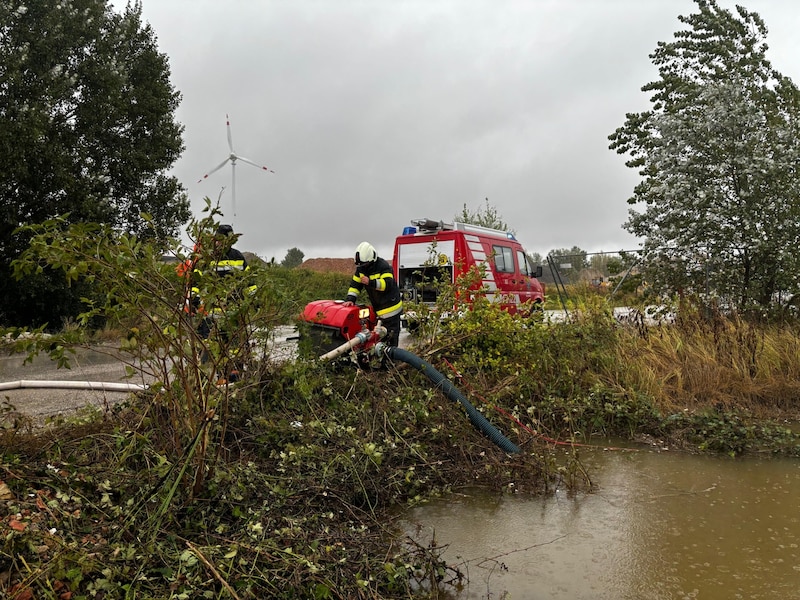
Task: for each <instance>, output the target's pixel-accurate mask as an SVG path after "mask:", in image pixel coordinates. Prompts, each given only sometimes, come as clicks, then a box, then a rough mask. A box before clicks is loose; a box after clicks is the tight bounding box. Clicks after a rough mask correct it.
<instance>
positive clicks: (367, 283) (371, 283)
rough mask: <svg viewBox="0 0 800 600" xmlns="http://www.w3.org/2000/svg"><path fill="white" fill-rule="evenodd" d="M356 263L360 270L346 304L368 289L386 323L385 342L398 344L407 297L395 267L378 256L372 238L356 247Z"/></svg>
mask: <svg viewBox="0 0 800 600" xmlns="http://www.w3.org/2000/svg"><path fill="white" fill-rule="evenodd" d="M355 266H356V271H355V273H354V274H353V279H352V281H351V282H350V289H348V290H347V297H346V298H345V305H351V304H353V303H354V302H355V300H356V298H358V294H359V293H360V292H361V290H363V289H366V290H367V296H369V301H370V302H371V303H372V308H374V309H375V314H376V315H377V317H378V319H379V320H380V321H381V323H382V325H383V326H384V327H386V330H387V334H386V339H385V342H386V343H387V344H389V345H390V346H397V345H398V343H399V341H400V317H401V316H402V314H403V300H402V298H401V296H400V287H399V286H398V285H397V282H396V281H395V279H394V273H392V267H391V266H390V265H389V263H388V262H386V261H385V260H384V259H382V258H381V257H379V256H378V253H377V252H376V251H375V248H374V247H373V246H372V244H370V243H369V242H361V243H360V244H359V245H358V247H357V248H356V255H355Z"/></svg>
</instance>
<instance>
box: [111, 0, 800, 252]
mask: <svg viewBox="0 0 800 600" xmlns="http://www.w3.org/2000/svg"><path fill="white" fill-rule="evenodd" d="M113 4H114V5H115V6H117V7H122V6H124V5H125V0H113ZM734 4H735V3H734V2H732V1H727V0H720V5H721V6H723V7H725V8H728V9H730V10H735V7H734ZM740 4H743V5H744V6H745V7H747V8H748V9H749V10H751V11H755V12H757V13H758V14H759V15H761V17H762V18H763V19H764V20H765V22H766V24H767V26H768V27H769V36H768V38H767V41H768V43H769V46H770V51H769V53H768V55H767V58H768V59H769V60H771V62H772V63H773V66H774V67H775V68H777V69H778V70H779V71H781V72H782V73H783V74H784V75H787V76H789V77H791V78H792V79H793V80H795V81H796V82H800V37H798V36H797V32H798V31H800V8H797V4H796V2H794V1H792V0H740ZM142 5H143V18H144V20H145V21H147V22H149V23H150V24H151V25H152V27H153V29H154V30H155V32H156V34H157V37H158V46H159V49H160V50H161V51H162V52H164V53H165V54H167V55H168V56H169V59H170V65H171V70H172V82H173V85H174V86H175V87H176V88H177V89H178V90H179V91H180V92H181V94H182V95H183V100H182V103H181V105H180V108H179V109H178V111H177V119H178V120H179V121H180V122H181V123H183V124H184V125H185V128H186V129H185V133H184V140H185V144H186V150H185V151H184V153H183V156H182V157H181V159H180V160H179V161H178V162H177V163H176V165H175V167H174V170H173V174H174V175H175V176H177V177H178V179H179V180H180V181H181V182H182V183H183V185H184V186H185V187H186V189H187V190H188V192H189V198H190V200H191V204H192V209H193V212H194V214H195V215H197V216H200V215H201V210H202V207H203V206H204V204H203V199H204V198H205V197H206V196H208V197H210V198H211V199H212V200H213V201H216V200H217V198H218V197H219V196H220V193H221V191H222V189H223V188H225V189H224V192H222V197H221V208H222V210H223V211H224V212H225V217H224V221H227V222H231V223H232V224H233V225H234V228H235V229H236V230H237V232H239V233H242V234H243V235H242V238H241V239H240V242H239V244H238V247H239V248H240V249H241V250H245V251H251V252H255V253H256V254H258V255H259V256H262V257H264V258H266V259H269V258H272V257H275V258H276V260H278V261H280V260H282V259H283V258H284V257H285V255H286V252H287V250H288V249H289V248H292V247H297V248H299V249H300V250H302V251H303V253H304V254H305V257H306V258H315V257H349V256H351V255H352V253H353V251H354V249H355V247H356V245H357V244H358V243H359V242H361V241H362V240H367V241H370V242H372V243H373V244H374V245H375V247H376V248H377V249H378V253H379V254H380V255H381V256H384V257H386V258H389V259H391V255H392V249H393V243H394V238H395V236H396V235H398V234H399V233H400V232H401V231H402V229H403V227H404V226H406V225H409V224H410V220H411V219H416V218H432V219H441V220H445V221H450V220H453V217H454V215H456V214H457V213H460V212H461V210H462V208H463V206H464V204H466V205H467V208H468V209H469V210H471V211H475V210H479V209H481V208H482V207H483V205H484V198H488V199H489V202H490V204H492V205H493V206H495V207H496V208H497V209H498V211H499V213H500V215H501V216H502V217H503V219H504V220H505V221H506V222H507V223H508V224H509V225H510V226H511V228H512V229H514V230H515V231H516V233H517V237H518V239H519V240H520V241H521V242H522V243H523V245H524V246H525V247H526V248H527V249H528V251H530V252H539V253H541V254H542V255H545V254H547V253H548V252H549V251H550V250H552V249H555V248H564V247H572V246H579V247H581V248H582V249H584V250H586V251H589V252H596V251H617V250H621V249H626V250H627V249H635V248H637V247H638V240H636V239H635V238H633V237H632V236H631V235H629V234H628V233H627V232H626V231H624V230H623V229H622V224H623V223H624V222H625V220H626V219H627V214H628V208H629V206H628V204H627V202H626V201H627V199H628V198H629V197H630V196H631V195H632V191H633V186H634V185H635V184H636V182H637V181H638V177H637V176H636V174H635V172H634V171H632V170H631V169H628V168H627V167H625V165H624V158H623V157H622V156H619V155H617V154H615V153H614V152H612V151H611V150H609V149H608V139H607V137H608V135H609V134H610V133H612V132H613V131H614V130H615V129H616V128H617V127H619V126H621V125H622V124H623V122H624V120H625V113H626V112H635V111H639V110H643V109H646V108H648V107H649V102H648V98H647V95H645V94H643V93H642V92H641V91H640V89H641V87H642V85H644V84H645V83H647V82H649V81H653V80H655V79H656V70H655V68H654V67H653V66H652V64H651V62H650V59H649V57H648V55H649V54H650V53H651V52H652V51H653V50H654V49H655V47H656V44H657V43H658V42H659V41H671V40H672V39H673V34H674V32H675V31H677V30H679V29H681V28H682V27H681V23H680V22H679V21H678V15H680V14H690V13H692V12H695V9H696V5H695V4H694V3H693V2H692V1H691V0H527V1H521V0H511V1H506V0H392V1H389V0H335V1H333V0H330V1H323V0H291V1H290V0H270V1H267V0H229V1H227V2H221V1H220V0H142ZM226 114H227V115H229V117H230V122H231V132H232V136H233V144H234V149H235V151H236V153H237V154H238V155H240V156H243V157H245V158H248V159H251V160H253V161H255V162H257V163H260V164H263V165H266V166H268V167H269V168H271V169H273V170H274V171H275V173H274V174H273V173H268V172H265V171H261V170H258V169H256V168H254V167H252V166H250V165H248V164H245V163H242V162H239V163H238V164H237V167H236V214H235V215H234V214H233V208H232V197H231V188H232V186H231V168H230V165H226V166H225V167H224V168H223V169H221V170H219V171H217V172H216V173H213V174H211V175H210V176H209V177H208V179H205V180H204V181H203V182H202V183H198V180H199V179H200V178H201V177H202V176H203V175H204V174H205V173H207V172H208V171H209V170H211V169H212V168H214V167H215V166H217V165H218V164H219V163H221V162H222V161H223V160H224V159H225V158H226V157H227V156H228V154H229V150H228V142H227V137H226V127H225V122H226Z"/></svg>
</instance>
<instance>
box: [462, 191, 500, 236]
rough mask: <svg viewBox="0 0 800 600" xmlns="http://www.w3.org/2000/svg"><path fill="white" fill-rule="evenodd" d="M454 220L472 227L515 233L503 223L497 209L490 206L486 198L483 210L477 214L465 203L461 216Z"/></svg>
mask: <svg viewBox="0 0 800 600" xmlns="http://www.w3.org/2000/svg"><path fill="white" fill-rule="evenodd" d="M454 218H455V220H456V221H458V222H459V223H469V224H470V225H480V226H481V227H490V228H492V229H501V230H502V231H511V232H512V233H513V232H514V231H513V230H512V229H510V228H509V227H508V224H507V223H506V222H505V221H503V218H502V217H501V216H500V212H499V211H498V210H497V207H495V206H493V205H491V204H489V198H485V204H484V206H483V209H476V210H475V212H472V211H470V210H469V209H468V208H467V205H466V203H465V204H464V208H463V209H462V210H461V214H457V215H455V217H454Z"/></svg>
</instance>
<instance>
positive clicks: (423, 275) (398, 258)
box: [392, 219, 545, 329]
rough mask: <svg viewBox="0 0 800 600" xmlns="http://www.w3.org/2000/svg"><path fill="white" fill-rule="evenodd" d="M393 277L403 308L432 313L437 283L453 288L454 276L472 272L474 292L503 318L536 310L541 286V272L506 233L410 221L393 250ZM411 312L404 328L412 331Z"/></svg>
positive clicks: (464, 226)
mask: <svg viewBox="0 0 800 600" xmlns="http://www.w3.org/2000/svg"><path fill="white" fill-rule="evenodd" d="M392 267H393V269H394V276H395V279H396V280H397V282H398V285H399V286H400V289H401V291H402V293H403V299H404V301H406V302H408V303H409V304H411V303H414V302H421V303H424V304H426V305H428V306H430V307H434V306H435V304H436V301H437V299H438V294H439V290H440V289H441V283H443V282H447V283H455V282H456V280H457V278H458V277H459V276H460V275H463V274H466V273H467V272H469V271H470V269H473V268H477V269H478V271H479V272H481V273H482V278H481V280H480V281H478V282H476V283H474V284H473V285H472V289H474V290H475V291H476V292H479V293H482V294H485V295H486V297H487V298H488V299H489V300H491V301H493V302H499V303H500V304H501V306H502V307H503V308H504V309H506V310H508V311H509V312H512V313H515V312H519V311H523V310H524V311H526V312H531V311H535V310H541V308H542V306H543V304H544V293H545V289H544V285H543V284H542V283H541V282H540V281H539V279H538V278H539V277H541V276H542V267H541V266H535V265H534V264H533V263H532V262H531V259H530V257H529V256H528V254H527V252H525V249H524V248H523V247H522V245H521V244H520V243H519V242H518V241H517V239H516V238H515V237H514V235H513V234H512V233H511V232H508V231H502V230H500V229H491V228H489V227H481V226H478V225H470V224H467V223H459V222H453V223H444V222H443V221H436V220H433V219H416V220H413V221H411V226H410V227H406V228H405V229H404V230H403V234H402V235H400V236H398V237H397V239H396V240H395V244H394V258H393V261H392ZM415 316H416V315H415V314H414V311H413V309H412V307H411V306H410V305H407V306H406V311H405V314H404V325H405V326H406V327H407V328H411V329H413V327H414V318H415Z"/></svg>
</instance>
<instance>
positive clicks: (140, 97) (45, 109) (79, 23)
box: [0, 0, 190, 325]
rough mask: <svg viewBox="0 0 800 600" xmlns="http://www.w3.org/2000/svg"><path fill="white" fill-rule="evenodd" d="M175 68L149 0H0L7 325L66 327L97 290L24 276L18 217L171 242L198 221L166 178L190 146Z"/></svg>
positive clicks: (0, 268) (1, 217) (1, 271)
mask: <svg viewBox="0 0 800 600" xmlns="http://www.w3.org/2000/svg"><path fill="white" fill-rule="evenodd" d="M169 76H170V71H169V64H168V60H167V57H166V56H165V55H163V54H161V53H159V52H158V49H157V47H156V36H155V33H154V32H153V30H152V29H151V28H150V26H149V25H143V24H142V21H141V4H140V3H139V2H137V3H136V4H134V5H133V6H131V5H128V7H127V8H126V9H125V10H124V11H123V12H121V13H115V12H114V11H113V10H112V9H111V8H110V7H109V5H108V3H107V1H106V0H64V1H62V2H26V3H21V2H3V3H0V256H1V257H2V258H0V279H2V280H3V282H4V283H3V286H2V292H0V322H7V323H14V324H18V325H23V324H41V323H43V322H46V321H49V322H51V324H55V325H58V324H60V320H61V319H62V318H63V317H66V316H74V314H75V313H74V309H75V307H76V306H77V301H76V299H77V298H78V297H79V296H80V295H81V294H85V293H87V290H86V289H81V288H82V287H83V286H82V285H80V282H78V285H77V286H75V285H73V287H72V288H68V287H66V285H65V283H64V280H63V277H62V276H60V275H56V274H55V273H53V272H52V271H47V270H45V271H44V272H43V273H41V274H33V275H31V276H30V277H28V278H26V280H25V281H24V282H15V281H13V280H12V279H11V277H10V273H11V268H10V263H11V261H12V260H13V259H14V258H15V257H17V256H19V255H20V254H21V253H22V252H23V251H24V250H25V248H26V247H27V246H28V243H29V239H30V234H29V233H26V232H24V231H21V230H18V227H19V226H21V225H24V224H32V223H43V222H45V221H46V220H48V219H51V218H53V217H54V216H56V215H67V214H68V215H69V220H70V221H71V222H95V223H102V224H105V225H109V226H111V227H113V228H114V229H116V230H117V231H120V232H125V233H127V234H132V235H137V236H139V237H141V238H150V239H156V240H166V239H167V238H168V237H170V236H173V235H175V233H176V232H177V228H178V226H179V225H180V224H182V223H185V222H186V221H187V220H188V218H189V216H190V212H189V202H188V198H187V196H186V194H185V191H184V189H183V188H182V186H181V185H180V184H179V182H178V181H177V179H176V178H175V177H172V176H168V175H167V171H168V169H169V168H170V167H171V166H172V165H173V164H174V162H175V160H176V159H177V158H178V156H179V155H180V153H181V152H182V150H183V142H182V139H181V134H182V131H183V126H182V125H180V124H179V123H178V122H177V121H176V120H175V114H174V113H175V110H176V109H177V106H178V104H179V102H180V94H179V93H178V92H176V91H175V90H174V89H173V87H172V85H171V84H170V81H169ZM143 213H144V214H149V215H151V216H152V221H151V223H152V225H148V224H147V223H146V221H145V219H144V218H143V216H142V214H143Z"/></svg>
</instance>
